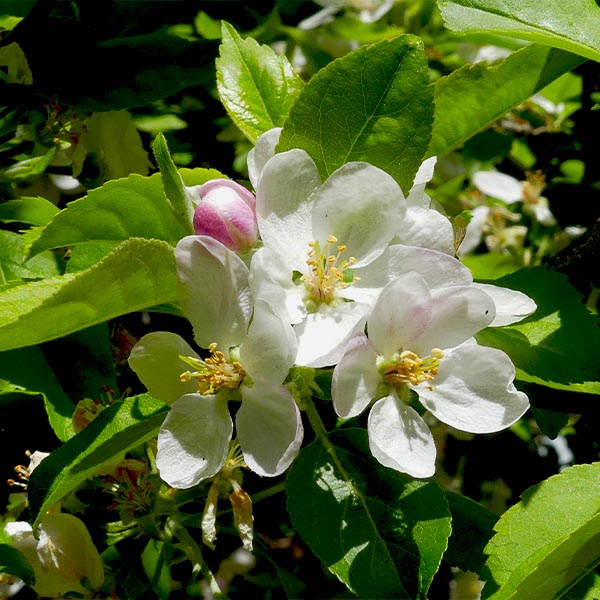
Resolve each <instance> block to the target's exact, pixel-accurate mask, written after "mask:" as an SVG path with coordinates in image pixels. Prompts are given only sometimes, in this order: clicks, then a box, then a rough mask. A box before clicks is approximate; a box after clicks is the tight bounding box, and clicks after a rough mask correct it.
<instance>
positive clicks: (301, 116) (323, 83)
mask: <svg viewBox="0 0 600 600" xmlns="http://www.w3.org/2000/svg"><path fill="white" fill-rule="evenodd" d="M433 91H434V90H433V87H432V86H430V85H429V73H428V70H427V60H426V58H425V54H424V50H423V42H422V41H421V40H420V39H419V38H417V37H415V36H411V35H403V36H400V37H397V38H394V39H391V40H384V41H382V42H379V43H377V44H372V45H370V46H363V47H361V48H359V49H358V50H356V51H354V52H351V53H350V54H347V55H346V56H344V57H343V58H340V59H338V60H334V61H333V62H331V63H330V64H328V65H327V66H326V67H325V68H323V69H321V70H320V71H319V72H318V73H317V74H316V75H315V76H314V77H313V78H312V79H311V80H310V82H309V83H308V84H307V85H306V86H305V88H304V90H303V91H302V93H301V94H300V97H299V98H298V100H297V102H296V103H295V104H294V106H293V107H292V109H291V110H290V116H289V118H288V120H287V121H286V123H285V126H284V128H283V132H282V134H281V139H280V142H279V145H278V147H277V150H278V151H280V152H281V151H284V150H290V149H291V148H302V149H303V150H305V151H306V152H308V154H309V155H310V156H311V157H312V159H313V160H314V161H315V163H316V165H317V167H318V169H319V173H320V174H321V177H322V178H323V179H325V178H326V177H328V176H329V175H331V173H332V172H333V171H335V170H336V169H337V168H338V167H341V166H342V165H343V164H344V163H346V162H349V161H366V162H369V163H371V164H373V165H375V166H377V167H379V168H381V169H383V170H384V171H387V172H388V173H389V174H390V175H392V176H393V177H394V178H395V179H396V181H397V182H398V183H399V184H400V186H401V187H402V189H403V190H404V192H405V193H407V192H408V190H409V189H410V187H411V186H412V182H413V180H414V176H415V174H416V172H417V170H418V168H419V166H420V165H421V161H422V158H423V155H424V154H425V151H426V149H427V145H428V144H429V140H430V137H431V127H432V122H433Z"/></svg>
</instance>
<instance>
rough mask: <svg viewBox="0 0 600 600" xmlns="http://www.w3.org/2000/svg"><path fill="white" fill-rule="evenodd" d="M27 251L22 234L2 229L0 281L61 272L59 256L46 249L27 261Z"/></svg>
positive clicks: (47, 275)
mask: <svg viewBox="0 0 600 600" xmlns="http://www.w3.org/2000/svg"><path fill="white" fill-rule="evenodd" d="M27 251H28V244H27V242H26V240H25V238H24V237H23V236H22V235H19V234H18V233H14V232H13V231H3V230H0V283H7V282H9V281H16V280H20V279H38V278H41V277H53V276H55V275H60V274H61V264H60V263H61V261H60V259H59V257H58V256H56V255H55V254H53V253H52V252H49V251H46V252H42V253H40V254H38V255H37V256H34V257H33V258H31V259H29V260H28V261H27V262H25V259H26V256H27Z"/></svg>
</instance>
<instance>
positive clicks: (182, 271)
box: [175, 235, 252, 350]
mask: <svg viewBox="0 0 600 600" xmlns="http://www.w3.org/2000/svg"><path fill="white" fill-rule="evenodd" d="M175 258H176V260H177V280H178V293H179V301H180V303H181V308H182V309H183V312H184V313H185V315H186V316H187V318H188V319H189V320H190V322H191V323H192V327H193V328H194V338H195V340H196V342H197V343H198V345H199V346H201V347H203V348H208V346H209V345H210V344H212V343H213V342H216V343H217V344H218V345H219V346H220V348H219V349H220V350H227V349H229V348H230V347H231V346H239V345H240V343H241V342H242V340H243V339H244V337H245V336H246V331H247V329H248V323H249V322H250V316H251V315H252V297H251V294H250V285H249V282H248V280H249V273H248V267H247V266H246V265H245V264H244V262H243V261H242V259H241V258H240V257H239V256H238V255H237V254H236V253H235V252H232V251H231V250H229V249H228V248H226V247H225V246H224V245H223V244H221V242H218V241H217V240H214V239H212V238H210V237H206V236H201V235H191V236H188V237H185V238H183V239H182V240H181V241H180V242H179V243H178V244H177V247H176V248H175Z"/></svg>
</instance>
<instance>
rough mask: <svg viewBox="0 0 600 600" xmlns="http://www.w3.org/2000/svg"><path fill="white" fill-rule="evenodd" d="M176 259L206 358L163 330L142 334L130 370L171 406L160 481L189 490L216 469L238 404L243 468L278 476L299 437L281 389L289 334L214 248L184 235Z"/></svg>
mask: <svg viewBox="0 0 600 600" xmlns="http://www.w3.org/2000/svg"><path fill="white" fill-rule="evenodd" d="M175 255H176V260H177V277H178V284H179V297H180V304H181V307H182V309H183V312H184V313H185V314H186V316H187V317H188V319H189V320H190V322H191V324H192V327H193V330H194V339H195V341H196V342H197V343H198V345H199V346H200V347H202V348H206V349H207V350H208V352H207V353H206V354H203V355H202V356H201V354H200V353H198V352H196V351H195V350H194V349H193V348H192V347H191V346H190V345H189V344H188V343H187V342H186V341H185V340H183V339H182V338H181V337H180V336H178V335H176V334H174V333H169V332H153V333H150V334H147V335H145V336H144V337H142V338H141V339H140V340H139V342H138V343H137V344H136V345H135V346H134V348H133V350H132V352H131V355H130V358H129V364H130V365H131V367H132V369H133V370H134V371H135V372H136V373H137V375H138V376H139V378H140V380H141V381H142V382H143V383H144V384H145V385H146V387H147V388H148V391H149V392H150V393H151V394H152V395H153V396H155V397H156V398H158V399H159V400H163V401H164V402H166V403H167V404H169V405H170V406H171V410H170V411H169V413H168V415H167V417H166V419H165V421H164V423H163V425H162V427H161V429H160V432H159V436H158V454H157V458H156V463H157V466H158V469H159V471H160V475H161V477H162V478H163V479H164V480H165V481H166V482H167V483H168V484H169V485H171V486H173V487H176V488H188V487H192V486H193V485H195V484H197V483H198V482H200V481H202V480H204V479H207V478H209V477H213V476H214V475H216V474H217V473H218V472H219V471H220V470H221V468H222V467H223V465H224V464H225V461H226V459H227V455H228V452H229V444H230V441H231V439H232V435H233V422H232V419H231V416H230V414H229V409H228V402H229V401H231V400H241V406H240V408H239V409H238V410H237V413H236V418H235V425H236V434H237V438H238V440H239V443H240V446H241V448H242V452H243V455H244V459H245V462H246V465H247V466H248V467H249V468H251V469H252V470H253V471H255V472H256V473H258V474H260V475H264V476H274V475H279V474H280V473H282V472H283V471H284V470H285V469H286V468H287V467H288V466H289V465H290V463H291V462H292V461H293V459H294V458H295V456H296V455H297V454H298V452H299V449H300V445H301V442H302V437H303V429H302V421H301V418H300V412H299V410H298V407H297V405H296V402H295V400H294V398H293V396H292V395H291V393H290V392H289V391H288V389H287V388H286V387H284V386H283V385H282V383H283V381H284V379H285V378H286V376H287V374H288V371H289V369H290V367H292V366H293V364H294V358H295V356H296V351H297V342H296V338H295V336H294V333H293V330H292V328H291V326H290V325H289V324H287V323H284V322H283V321H282V320H281V319H280V318H279V317H278V316H277V315H276V314H275V313H273V311H272V310H271V308H270V307H269V306H268V304H267V303H265V302H262V301H260V300H258V301H256V302H253V300H252V297H251V294H250V288H249V283H248V276H249V274H248V268H247V267H246V265H245V264H244V263H243V261H242V260H241V258H240V257H239V256H237V254H235V253H234V252H233V251H231V250H229V249H228V248H226V247H225V246H224V245H223V244H222V243H220V242H219V241H217V240H214V239H212V238H210V237H206V236H188V237H186V238H183V239H182V240H181V241H180V242H179V244H178V245H177V248H176V250H175ZM190 367H191V369H190Z"/></svg>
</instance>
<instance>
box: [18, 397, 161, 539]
mask: <svg viewBox="0 0 600 600" xmlns="http://www.w3.org/2000/svg"><path fill="white" fill-rule="evenodd" d="M167 410H168V407H167V406H165V404H163V403H162V402H159V401H158V400H155V399H154V398H152V396H150V395H149V394H141V395H139V396H133V397H132V398H127V399H126V400H124V401H122V402H117V403H115V404H113V405H112V406H109V407H108V408H106V409H105V410H103V411H102V412H101V413H100V414H99V415H98V416H97V417H96V418H95V419H94V420H93V421H92V422H91V423H90V424H89V425H88V426H87V427H86V428H85V429H83V430H82V431H81V432H80V433H78V434H77V435H76V436H75V437H73V438H71V439H70V440H69V441H68V442H67V443H66V444H64V445H63V446H61V447H60V448H59V449H58V450H55V451H54V452H52V453H51V454H50V456H48V457H46V458H45V459H44V460H43V461H42V462H41V463H40V464H39V466H38V467H37V468H36V469H35V470H34V471H33V473H32V474H31V477H30V479H29V488H28V496H29V507H30V511H31V516H30V522H32V523H33V527H34V530H35V529H36V528H37V526H38V524H39V521H40V519H41V517H42V516H43V515H44V514H45V513H46V511H47V510H48V509H49V508H51V507H52V506H54V504H56V503H57V502H58V501H59V500H61V498H64V497H65V496H66V495H67V494H68V493H70V492H72V491H73V490H74V489H75V488H76V487H77V486H79V485H80V484H81V483H83V482H84V481H85V480H86V479H88V478H89V477H93V476H94V475H95V474H96V473H97V472H98V471H99V470H100V468H101V467H102V465H103V464H105V463H107V462H110V461H112V460H114V459H115V458H117V459H118V458H119V457H120V456H121V455H123V454H124V453H125V452H128V451H129V450H131V449H133V448H136V447H137V446H139V445H140V444H142V443H143V442H145V441H147V440H149V439H151V438H153V437H154V436H156V435H157V434H158V430H159V428H160V426H161V424H162V422H163V420H164V418H165V416H166V413H167Z"/></svg>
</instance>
